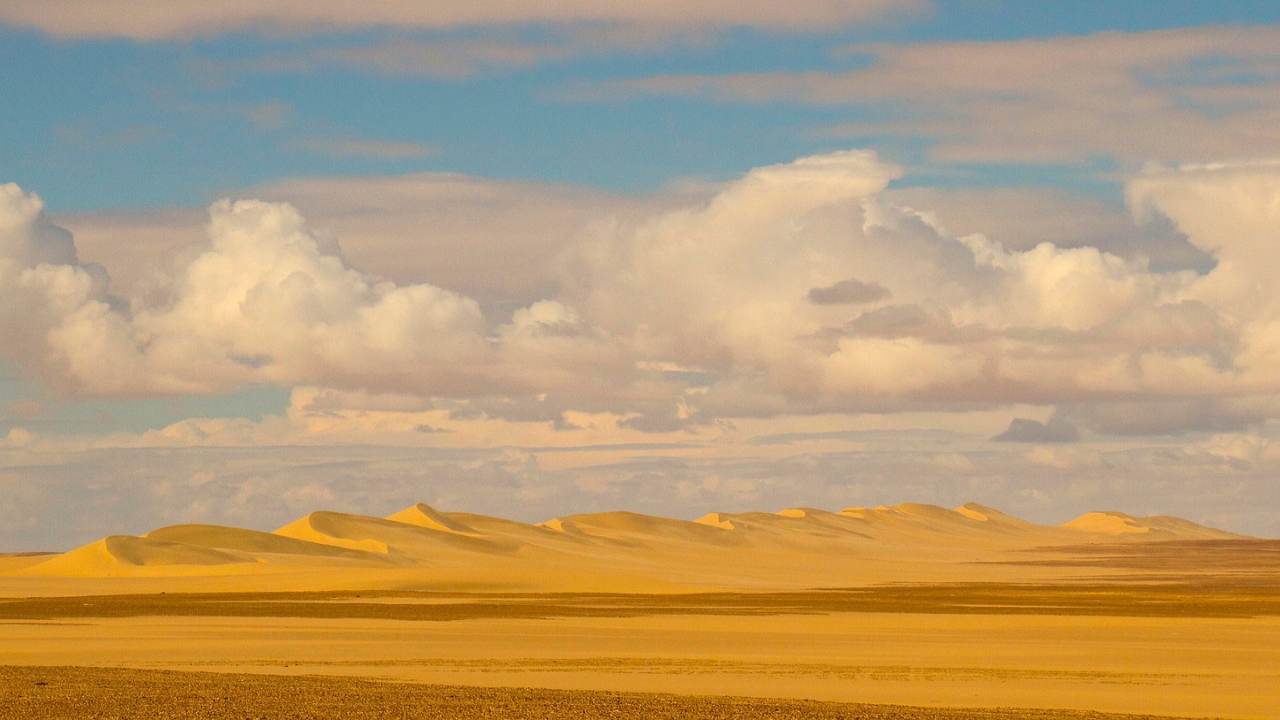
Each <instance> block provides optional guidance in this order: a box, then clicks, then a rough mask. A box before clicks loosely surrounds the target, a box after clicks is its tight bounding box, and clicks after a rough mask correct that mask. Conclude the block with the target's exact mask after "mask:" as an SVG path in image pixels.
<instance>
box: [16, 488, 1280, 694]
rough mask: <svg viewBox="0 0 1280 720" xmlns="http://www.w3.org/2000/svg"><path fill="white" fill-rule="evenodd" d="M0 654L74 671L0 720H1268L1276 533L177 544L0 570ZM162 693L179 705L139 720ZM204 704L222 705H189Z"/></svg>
mask: <svg viewBox="0 0 1280 720" xmlns="http://www.w3.org/2000/svg"><path fill="white" fill-rule="evenodd" d="M0 665H5V666H27V667H32V668H38V667H44V668H48V667H54V666H56V667H62V668H65V670H64V671H61V672H66V673H70V675H68V676H67V677H69V678H79V680H75V681H58V683H57V684H55V682H54V681H52V680H48V681H43V682H48V683H49V684H46V685H36V684H35V682H36V681H35V680H33V681H32V683H31V685H30V686H24V685H22V682H21V681H20V682H19V683H18V685H17V686H13V687H17V688H18V689H22V688H24V687H25V688H26V690H25V691H24V692H28V693H51V694H49V695H47V696H41V697H44V700H43V702H44V703H45V705H46V706H47V707H44V708H39V709H35V710H28V711H25V712H22V711H15V710H13V708H15V707H17V703H26V702H34V700H32V699H31V698H32V697H36V696H33V695H22V696H21V697H15V699H14V701H13V702H0V712H11V713H12V712H18V714H20V715H21V716H22V717H23V718H24V720H26V719H28V718H43V717H59V715H57V713H58V712H66V713H76V712H77V711H78V709H79V708H81V707H85V708H89V710H87V711H85V713H88V712H97V711H99V710H100V711H101V713H102V714H99V715H96V716H95V715H91V714H85V713H81V714H71V715H65V716H67V717H120V718H125V717H149V716H153V717H184V716H191V715H184V713H188V712H190V713H195V715H194V716H195V717H222V716H220V715H216V714H210V713H218V712H224V710H225V711H226V712H232V711H233V710H234V709H236V708H240V709H243V710H244V712H243V713H242V714H234V713H233V714H232V715H229V716H228V717H273V716H274V715H272V713H273V712H278V711H279V708H281V707H283V708H285V709H290V710H292V709H296V710H299V711H303V710H307V709H308V708H312V707H313V705H309V704H308V703H325V702H330V701H332V702H334V703H347V704H346V705H340V706H335V707H334V708H329V709H325V708H323V707H321V708H320V709H319V710H317V711H316V712H318V713H321V714H320V715H317V717H333V718H337V719H338V720H341V718H343V717H357V718H358V717H386V716H388V715H386V714H385V712H382V711H384V710H385V709H386V708H383V707H380V706H378V705H377V704H376V703H377V702H381V700H379V698H384V699H385V698H387V697H388V693H393V692H401V693H421V694H422V696H421V697H418V696H417V695H414V697H415V698H417V700H414V701H391V700H387V701H386V702H388V703H391V704H390V705H388V706H387V707H390V708H393V709H394V711H395V712H401V711H402V710H403V711H406V712H407V711H413V712H417V708H419V707H425V708H435V709H436V710H433V711H431V712H434V713H435V716H437V717H485V715H482V714H481V715H469V714H468V713H481V712H486V711H488V710H486V708H489V709H492V708H498V709H499V710H498V712H499V714H498V715H490V716H494V717H523V716H538V715H539V713H542V714H543V715H552V714H554V715H555V716H556V717H576V716H582V717H659V718H660V717H720V716H725V717H728V716H733V717H836V716H841V717H935V718H949V717H1033V718H1034V717H1077V716H1082V715H1081V713H1087V712H1090V711H1098V712H1107V713H1128V714H1133V715H1163V716H1180V717H1225V718H1236V719H1238V720H1246V719H1249V720H1253V719H1257V720H1262V719H1264V718H1280V710H1278V709H1280V541H1267V540H1258V539H1252V538H1241V537H1236V536H1232V535H1230V534H1229V533H1223V532H1221V531H1217V530H1213V529H1210V528H1204V527H1201V526H1198V525H1194V524H1192V523H1188V522H1186V521H1183V520H1178V519H1176V518H1167V517H1148V518H1134V517H1130V516H1127V515H1121V514H1119V513H1090V514H1088V515H1085V516H1083V517H1081V518H1078V519H1077V520H1073V521H1071V522H1069V523H1065V524H1063V525H1061V526H1043V525H1035V524H1032V523H1027V522H1025V521H1022V520H1019V519H1018V518H1014V517H1011V516H1008V515H1004V514H1002V513H999V511H996V510H993V509H991V508H986V507H982V506H977V505H965V506H961V507H959V508H954V509H946V508H939V507H933V506H927V505H918V504H903V505H895V506H887V507H877V508H846V509H844V510H841V511H839V512H828V511H822V510H816V509H811V508H792V509H787V510H782V511H779V512H775V513H737V514H721V513H713V514H711V515H708V516H706V517H703V518H701V519H699V520H698V521H687V520H673V519H669V518H659V517H651V516H644V515H637V514H634V513H625V512H617V513H597V514H592V515H576V516H570V517H565V518H559V519H556V520H552V521H547V522H546V523H542V524H540V525H529V524H522V523H515V522H511V521H508V520H502V519H499V518H489V517H484V516H479V515H471V514H466V513H441V512H437V511H435V510H434V509H432V508H430V507H427V506H425V505H415V506H412V507H410V508H406V509H405V510H403V511H401V512H399V513H395V514H393V515H391V516H388V517H385V518H375V517H365V516H357V515H348V514H342V513H334V512H318V513H312V514H310V515H307V516H305V517H303V518H300V519H299V520H297V521H295V522H292V523H289V524H287V525H285V526H284V527H282V528H279V529H277V530H276V531H274V532H270V533H268V532H260V531H254V530H244V529H238V528H226V527H214V526H207V525H182V526H172V527H167V528H160V529H158V530H155V531H153V532H151V533H148V534H147V535H145V536H136V537H135V536H113V537H108V538H104V539H102V540H99V541H96V542H93V543H90V544H88V545H85V546H83V547H81V548H77V549H75V550H72V551H70V552H66V553H62V554H54V555H21V556H19V555H11V556H0ZM86 667H89V668H98V669H99V670H98V671H90V670H84V669H75V668H86ZM106 668H126V669H133V670H139V671H182V672H191V671H202V672H208V673H213V675H165V674H157V675H154V676H149V675H145V674H144V675H137V674H130V673H108V672H105V670H104V669H106ZM10 672H11V673H17V675H14V677H27V676H23V675H22V674H21V673H23V672H26V671H21V670H12V671H10ZM31 672H36V671H35V670H32V671H31ZM41 672H53V671H51V670H45V671H41ZM77 673H79V674H78V675H77ZM241 675H251V676H252V677H250V678H248V679H234V680H232V679H228V678H229V677H232V676H237V677H238V676H241ZM317 676H324V677H328V678H346V680H341V681H340V680H333V679H330V680H324V681H322V680H317V679H315V678H316V677H317ZM219 677H221V678H222V679H218V678H219ZM148 678H152V679H148ZM357 681H383V682H384V683H385V682H388V681H390V682H394V683H399V685H370V684H368V683H367V682H365V683H360V682H357ZM147 683H159V685H148V684H147ZM165 683H168V685H167V686H166V685H165ZM308 683H310V685H308ZM317 683H319V684H317ZM325 683H328V684H325ZM409 685H413V686H415V687H417V689H408V690H407V689H405V688H406V687H408V686H409ZM428 685H431V686H451V687H458V686H463V687H467V688H473V689H472V690H442V689H440V688H439V687H435V688H425V687H424V686H428ZM161 686H164V687H161ZM51 688H52V689H51ZM191 688H196V690H192V689H191ZM236 688H241V689H242V690H243V691H241V690H237V689H236ZM308 688H309V689H308ZM503 688H505V689H503ZM518 688H541V689H542V691H541V692H534V693H530V692H528V691H522V690H518ZM556 691H562V692H556ZM10 692H16V691H15V690H10ZM602 692H609V693H649V694H651V695H649V696H646V697H647V699H646V698H640V697H633V696H619V695H609V694H601V693H602ZM75 693H81V695H80V696H75ZM449 693H453V694H449ZM655 693H656V694H661V695H662V696H661V697H654V696H653V695H652V694H655ZM169 696H173V697H177V698H185V699H183V700H181V702H183V703H187V704H186V705H180V706H177V707H176V708H169V709H165V708H164V707H163V706H162V705H156V703H162V700H160V699H158V698H164V697H169ZM361 696H363V697H364V700H362V701H357V700H356V699H354V698H357V697H361ZM673 696H679V698H676V697H673ZM202 697H204V698H207V697H216V698H219V699H220V702H218V703H215V706H214V707H213V708H212V709H207V710H206V709H200V708H199V707H197V706H193V705H190V703H199V702H202V701H201V700H199V698H202ZM719 697H750V698H754V700H752V701H751V702H750V703H749V706H750V707H751V708H752V710H751V711H750V714H746V713H745V711H743V712H738V711H737V710H736V709H735V708H740V707H744V706H742V705H734V704H733V703H735V702H740V701H726V700H720V699H711V698H719ZM22 698H27V699H25V700H24V699H22ZM148 698H150V700H149V699H148ZM477 698H479V699H477ZM799 700H804V701H810V702H806V703H800V702H797V701H799ZM816 701H821V702H835V703H871V704H876V705H894V706H912V707H915V708H929V709H928V710H920V709H917V710H907V709H903V708H902V707H897V708H877V709H872V708H867V707H862V708H854V709H850V708H848V707H845V708H842V709H837V710H830V707H829V706H818V705H814V704H812V702H816ZM396 702H399V704H395V703H396ZM741 702H745V701H741ZM139 703H142V704H143V705H139ZM146 703H151V704H150V705H146ZM245 703H247V705H246V704H245ZM272 703H274V704H275V705H274V707H275V708H277V709H276V710H273V709H272V707H273V706H272ZM432 703H434V704H432ZM441 703H445V704H444V705H441ZM448 703H454V704H453V705H449V704H448ZM646 703H647V704H646ZM442 707H445V708H448V709H447V710H440V708H442ZM335 708H336V709H335ZM725 708H729V709H730V710H732V712H729V713H728V715H715V714H714V713H717V712H726V710H725ZM823 708H827V709H823ZM957 708H1019V710H1017V711H1013V712H1011V713H1007V714H1006V715H999V714H993V712H994V711H991V712H987V713H986V714H985V715H984V714H982V713H981V712H978V711H971V710H957ZM828 710H830V712H834V713H837V714H836V715H823V714H821V713H823V712H828ZM362 712H363V713H365V714H364V715H361V714H360V713H362ZM371 712H372V713H375V714H374V715H369V714H368V713H371ZM877 712H880V713H882V714H880V715H876V714H874V713H877ZM113 713H114V714H113ZM147 713H152V714H151V715H148V714H147ZM255 713H257V714H255ZM377 713H381V714H377ZM795 713H800V714H795ZM804 713H817V714H816V715H814V714H809V715H806V714H804ZM844 713H855V714H852V715H849V714H844ZM856 713H862V714H861V715H859V714H856ZM867 713H871V714H867ZM904 713H905V714H904ZM912 713H914V714H912ZM965 713H968V714H965ZM975 713H977V714H975ZM1053 713H1058V714H1053ZM1063 713H1066V714H1063ZM1070 713H1076V714H1075V715H1071V714H1070ZM10 716H12V715H10ZM424 716H432V715H431V713H428V714H427V715H401V716H400V717H424ZM0 717H3V716H0ZM302 717H306V716H305V715H303V716H302ZM390 717H397V716H396V715H390Z"/></svg>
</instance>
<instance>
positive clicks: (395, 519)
mask: <svg viewBox="0 0 1280 720" xmlns="http://www.w3.org/2000/svg"><path fill="white" fill-rule="evenodd" d="M1236 537H1238V536H1235V535H1232V534H1230V533H1226V532H1223V531H1220V530H1215V529H1212V528H1207V527H1204V526H1201V525H1197V524H1195V523H1192V522H1189V521H1187V520H1181V519H1177V518H1169V517H1148V518H1134V517H1131V516H1128V515H1123V514H1121V513H1088V514H1086V515H1083V516H1081V517H1080V518H1077V519H1075V520H1072V521H1070V522H1068V523H1064V524H1063V525H1060V526H1053V525H1038V524H1035V523H1031V522H1027V521H1025V520H1021V519H1018V518H1015V517H1013V516H1010V515H1007V514H1005V513H1002V512H1000V511H999V510H995V509H993V508H988V507H985V506H982V505H978V504H975V503H970V504H967V505H963V506H961V507H958V508H955V509H947V508H942V507H938V506H935V505H924V504H919V503H903V504H900V505H893V506H879V507H874V508H861V507H850V508H845V509H843V510H841V511H839V512H831V511H827V510H821V509H817V508H804V507H800V508H786V509H783V510H779V511H777V512H744V513H710V514H708V515H705V516H703V517H702V518H699V519H698V520H696V521H688V520H679V519H672V518H665V517H656V516H651V515H642V514H639V513H633V512H622V511H618V512H603V513H590V514H581V515H571V516H566V517H563V518H557V519H554V520H549V521H546V522H544V523H542V524H539V525H529V524H525V523H520V522H515V521H511V520H504V519H501V518H492V517H486V516H483V515H473V514H467V513H444V512H439V511H437V510H435V509H434V508H431V507H430V506H427V505H424V504H421V503H419V504H415V505H412V506H410V507H408V508H405V509H404V510H401V511H399V512H397V513H393V514H391V515H389V516H388V517H385V518H380V517H369V516H364V515H352V514H347V513H339V512H328V511H322V512H313V513H311V514H309V515H306V516H304V517H301V518H299V519H297V520H295V521H293V522H291V523H288V524H287V525H285V526H283V527H281V528H279V529H277V530H276V531H274V532H270V533H268V532H260V531H256V530H244V529H239V528H230V527H220V526H214V525H176V526H171V527H165V528H161V529H158V530H155V531H152V532H151V533H148V534H147V535H146V536H144V537H131V536H112V537H108V538H104V539H102V540H98V541H96V542H93V543H90V544H89V545H86V546H84V547H81V548H77V549H75V550H72V551H70V552H67V553H63V554H61V555H53V556H50V557H48V558H42V559H40V560H39V561H38V562H24V563H13V564H11V567H9V568H8V569H6V566H3V565H0V576H2V575H9V576H44V577H64V578H104V577H108V578H109V577H146V578H164V577H174V578H190V577H200V576H240V577H244V578H253V577H259V578H266V579H265V580H263V581H262V582H256V583H255V582H249V583H248V584H247V585H245V587H246V588H248V587H252V588H256V589H261V588H264V587H272V585H271V583H272V582H275V581H273V580H271V579H270V578H271V577H273V576H274V577H277V578H278V577H281V576H284V575H288V576H289V577H290V578H292V579H291V583H292V584H291V585H290V586H289V587H291V588H293V589H299V588H307V587H313V586H314V587H316V588H317V589H319V588H327V587H329V586H330V585H332V584H333V583H334V582H336V581H335V580H334V579H333V578H334V577H335V576H340V577H342V578H343V579H344V580H345V581H347V582H353V581H355V579H356V578H358V579H359V584H360V585H361V586H362V587H411V588H422V587H441V586H449V587H463V586H467V587H475V588H477V589H483V588H502V589H529V590H556V589H575V590H583V589H590V590H612V589H626V590H629V591H634V590H637V589H657V588H659V587H662V588H664V589H670V588H685V589H702V590H705V589H717V588H756V589H759V588H768V587H776V588H787V587H830V586H841V585H860V584H867V583H874V582H891V581H946V580H957V579H962V580H1009V579H1016V578H1017V577H1023V576H1025V577H1032V578H1044V577H1048V576H1051V574H1052V573H1054V572H1056V573H1058V574H1059V575H1061V574H1062V573H1063V572H1064V571H1063V570H1061V568H1059V569H1057V570H1053V569H1051V568H1049V567H1047V566H1045V567H1039V568H1036V563H1035V562H1034V561H1036V560H1037V559H1042V555H1043V553H1044V552H1045V549H1046V548H1052V547H1055V546H1058V547H1062V546H1077V547H1078V546H1087V545H1091V544H1094V545H1097V544H1104V543H1105V544H1115V543H1117V542H1123V543H1134V542H1137V543H1146V542H1156V541H1172V540H1215V539H1229V538H1236ZM1038 553H1039V554H1038ZM1042 565H1044V564H1043V563H1042ZM327 568H344V569H345V571H344V573H342V574H335V573H326V572H313V571H316V570H324V569H327ZM1028 568H1034V569H1028ZM308 572H310V573H311V574H310V578H311V579H307V577H308V576H307V573H308ZM353 573H354V574H353ZM1037 573H1038V574H1037ZM299 578H302V579H299Z"/></svg>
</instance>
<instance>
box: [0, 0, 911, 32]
mask: <svg viewBox="0 0 1280 720" xmlns="http://www.w3.org/2000/svg"><path fill="white" fill-rule="evenodd" d="M927 7H928V2H927V0H801V1H800V2H796V3H791V4H789V5H786V6H785V7H784V6H780V5H776V4H773V3H762V2H729V1H726V0H693V1H692V2H672V1H671V0H658V1H656V2H645V3H599V2H594V1H593V0H553V1H552V2H528V1H519V2H510V1H507V0H478V1H477V2H470V3H437V2H425V3H424V2H414V1H412V0H391V1H389V2H371V3H350V2H345V1H344V0H258V1H256V2H244V1H243V0H239V1H236V2H229V3H218V4H217V5H210V4H208V3H204V2H200V1H199V0H49V1H48V2H44V3H41V4H40V6H39V7H34V6H31V5H29V4H26V3H21V2H4V3H0V22H4V23H8V24H12V25H17V26H20V27H30V28H36V29H39V30H41V31H43V32H47V33H49V34H51V35H55V36H59V37H127V38H133V39H137V40H162V39H173V38H186V37H190V36H208V35H213V34H217V33H223V32H230V31H236V30H246V29H248V30H255V31H259V32H263V31H289V32H320V31H342V30H355V29H360V28H376V27H395V28H416V29H437V28H451V27H459V26H476V25H514V24H552V25H559V24H576V23H606V24H611V23H616V24H636V25H649V26H656V27H660V28H661V27H666V28H680V27H702V26H719V27H733V26H742V27H755V28H761V29H777V30H790V31H807V30H820V29H826V28H830V27H833V26H835V27H839V26H848V25H852V24H856V23H863V22H868V21H873V20H879V19H881V18H883V17H884V16H886V15H888V14H891V13H897V12H913V11H919V10H922V9H925V8H927Z"/></svg>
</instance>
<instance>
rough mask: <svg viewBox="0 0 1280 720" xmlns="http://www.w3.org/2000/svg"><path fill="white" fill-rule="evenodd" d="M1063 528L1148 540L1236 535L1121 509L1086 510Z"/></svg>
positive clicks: (1165, 517)
mask: <svg viewBox="0 0 1280 720" xmlns="http://www.w3.org/2000/svg"><path fill="white" fill-rule="evenodd" d="M1063 527H1067V528H1071V529H1072V530H1081V531H1084V532H1088V533H1094V534H1101V535H1121V536H1132V535H1145V536H1147V539H1150V540H1226V539H1231V538H1239V537H1240V536H1239V535H1234V534H1232V533H1228V532H1224V531H1222V530H1217V529H1214V528H1209V527H1205V526H1203V525H1197V524H1195V523H1193V522H1190V521H1188V520H1183V519H1182V518H1176V517H1169V516H1167V515H1153V516H1151V517H1133V516H1132V515H1126V514H1124V513H1122V512H1091V513H1085V514H1084V515H1081V516H1080V517H1078V518H1076V519H1075V520H1071V521H1070V522H1066V523H1063Z"/></svg>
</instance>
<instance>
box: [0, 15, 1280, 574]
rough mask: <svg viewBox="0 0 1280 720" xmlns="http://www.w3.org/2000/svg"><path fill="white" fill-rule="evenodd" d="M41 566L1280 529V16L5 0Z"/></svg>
mask: <svg viewBox="0 0 1280 720" xmlns="http://www.w3.org/2000/svg"><path fill="white" fill-rule="evenodd" d="M0 97H3V100H4V102H3V104H2V107H3V112H4V117H5V121H4V122H3V123H0V497H3V498H5V501H4V502H3V503H0V550H12V551H25V550H49V549H65V548H69V547H73V546H75V545H78V544H81V543H85V542H88V541H91V540H93V539H96V538H97V537H100V536H102V535H105V534H112V533H140V532H145V531H146V530H149V529H151V528H154V527H158V526H161V525H166V524H173V523H180V522H210V523H225V524H235V525H240V526H245V527H254V528H262V529H271V528H274V527H277V526H279V525H282V524H284V523H286V522H288V521H290V520H292V519H293V518H295V517H297V516H300V515H302V514H305V513H306V512H310V511H312V510H316V509H336V510H343V511H348V512H359V513H370V514H385V513H388V512H391V511H393V510H396V509H398V508H399V507H402V506H405V505H407V504H409V503H411V502H417V501H423V502H427V503H430V504H433V505H436V506H439V507H441V508H443V509H457V510H467V511H472V512H482V513H488V514H495V515H501V516H505V517H511V518H515V519H521V520H528V521H538V520H544V519H547V518H550V517H553V516H557V515H563V514H566V513H574V512H588V511H598V510H608V509H619V508H625V509H630V510H635V511H640V512H650V513H657V514H664V515H668V516H675V517H688V518H692V517H696V516H699V515H701V514H703V513H705V512H709V511H739V510H774V509H779V508H783V507H789V506H797V505H806V506H817V507H826V508H840V507H845V506H850V505H874V504H879V503H893V502H902V501H919V502H930V503H937V504H943V505H956V504H960V503H963V502H967V501H977V502H982V503H985V504H988V505H992V506H996V507H999V508H1002V509H1004V510H1006V511H1008V512H1011V513H1014V514H1018V515H1021V516H1023V517H1026V518H1028V519H1032V520H1036V521H1041V522H1060V521H1063V520H1066V519H1069V518H1070V517H1072V516H1074V515H1076V514H1079V513H1081V512H1085V511H1089V510H1098V509H1107V510H1110V509H1115V510H1123V511H1126V512H1130V513H1132V514H1135V515H1146V514H1173V515H1178V516H1182V517H1187V518H1190V519H1192V520H1196V521H1199V522H1205V523H1209V524H1213V525H1216V526H1219V527H1224V528H1227V529H1230V530H1236V531H1240V532H1246V533H1252V534H1257V535H1264V536H1273V537H1274V536H1280V295H1278V294H1277V293H1276V292H1275V290H1274V288H1275V287H1276V286H1277V281H1280V269H1277V268H1280V236H1278V235H1280V4H1277V3H1275V2H1270V1H1263V0H1257V1H1253V2H1246V1H1243V0H1241V1H1237V2H1231V1H1223V2H1216V3H1204V2H1192V1H1190V0H1183V1H1176V0H1171V1H1170V2H1165V3H1160V4H1152V3H1149V2H1137V1H1133V2H1125V1H1118V0H1112V1H1109V2H1101V1H1098V2H1094V1H1092V0H1081V1H1079V2H1073V3H1025V2H1014V1H1012V0H1010V1H1005V0H969V1H968V2H950V1H947V0H795V1H794V2H790V3H784V4H779V3H771V2H742V1H741V0H738V1H732V2H731V1H729V0H683V1H682V2H678V3H677V2H670V1H669V0H653V1H652V2H646V3H634V4H627V5H626V6H624V5H623V4H616V3H603V4H602V3H597V2H590V1H588V0H551V1H549V2H536V3H534V2H511V1H510V0H502V1H498V0H478V1H477V2H472V3H467V4H465V5H464V4H458V3H421V2H410V1H408V0H381V1H373V0H371V1H369V2H365V3H359V4H351V3H347V2H340V1H339V0H310V1H309V2H301V1H300V0H255V1H254V2H242V1H240V0H233V1H231V2H224V3H217V4H209V3H203V2H197V1H196V0H163V1H162V0H128V1H126V0H94V1H90V0H46V2H43V3H35V4H33V3H29V2H20V1H18V0H0Z"/></svg>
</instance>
